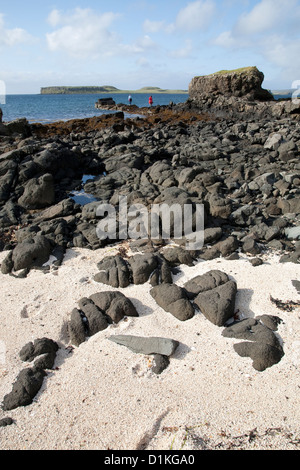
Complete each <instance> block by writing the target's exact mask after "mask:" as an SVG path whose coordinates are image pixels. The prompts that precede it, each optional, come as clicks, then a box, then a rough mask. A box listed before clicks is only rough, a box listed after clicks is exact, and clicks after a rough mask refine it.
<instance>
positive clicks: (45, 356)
mask: <svg viewBox="0 0 300 470" xmlns="http://www.w3.org/2000/svg"><path fill="white" fill-rule="evenodd" d="M57 351H58V344H57V343H56V342H55V341H53V340H52V339H49V338H39V339H36V340H35V341H34V343H32V342H29V343H27V344H26V345H25V346H23V348H22V349H21V351H20V352H19V356H20V358H21V359H22V361H26V362H32V361H33V360H34V359H36V358H38V360H37V361H35V363H34V364H35V367H39V368H40V369H51V368H52V367H53V365H54V362H55V358H56V353H57ZM39 356H40V357H39Z"/></svg>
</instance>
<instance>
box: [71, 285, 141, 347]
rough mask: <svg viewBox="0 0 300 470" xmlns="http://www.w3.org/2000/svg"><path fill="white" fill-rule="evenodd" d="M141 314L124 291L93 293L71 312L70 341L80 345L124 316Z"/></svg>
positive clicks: (81, 300)
mask: <svg viewBox="0 0 300 470" xmlns="http://www.w3.org/2000/svg"><path fill="white" fill-rule="evenodd" d="M138 316H139V314H138V312H137V310H136V308H135V306H134V305H133V303H132V302H131V300H130V299H128V298H127V297H126V296H125V295H124V294H122V292H119V291H107V292H99V293H96V294H92V295H91V296H90V297H89V298H86V297H84V298H82V299H80V301H79V308H78V309H77V308H74V309H73V310H72V312H71V317H70V321H69V324H68V331H69V336H70V341H71V343H72V344H74V345H75V346H79V345H80V344H81V343H83V342H84V341H85V340H86V337H88V336H93V335H95V334H96V333H98V332H99V331H103V330H105V329H106V328H107V327H108V326H109V325H110V324H111V323H118V322H119V321H121V320H122V319H123V318H124V317H138Z"/></svg>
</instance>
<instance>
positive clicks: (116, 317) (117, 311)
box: [90, 291, 139, 323]
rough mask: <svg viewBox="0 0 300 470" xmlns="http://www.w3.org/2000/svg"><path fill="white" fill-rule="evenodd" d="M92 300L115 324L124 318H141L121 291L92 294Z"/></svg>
mask: <svg viewBox="0 0 300 470" xmlns="http://www.w3.org/2000/svg"><path fill="white" fill-rule="evenodd" d="M90 300H92V302H94V304H95V305H96V306H97V307H98V308H99V309H100V310H101V311H103V312H104V313H105V314H106V315H107V316H108V317H109V318H111V320H112V321H113V323H118V322H119V321H120V320H122V319H123V318H124V317H138V316H139V314H138V312H137V310H136V308H135V306H134V305H133V303H132V302H131V300H130V299H128V298H127V297H126V296H125V295H124V294H122V292H119V291H114V292H111V291H107V292H99V293H96V294H92V295H91V296H90Z"/></svg>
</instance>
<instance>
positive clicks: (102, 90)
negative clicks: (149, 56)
mask: <svg viewBox="0 0 300 470" xmlns="http://www.w3.org/2000/svg"><path fill="white" fill-rule="evenodd" d="M88 93H90V94H95V93H99V94H115V93H132V94H134V93H148V94H155V93H166V94H188V91H187V90H166V89H162V88H159V87H152V86H148V87H143V88H140V89H139V90H119V88H116V87H114V86H110V85H104V86H51V87H43V88H41V95H71V94H73V95H74V94H88Z"/></svg>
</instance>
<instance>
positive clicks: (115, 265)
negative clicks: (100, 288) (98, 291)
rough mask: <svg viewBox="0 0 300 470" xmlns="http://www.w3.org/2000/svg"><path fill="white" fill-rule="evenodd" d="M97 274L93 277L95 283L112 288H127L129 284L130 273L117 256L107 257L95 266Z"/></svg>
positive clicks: (124, 263) (123, 261)
mask: <svg viewBox="0 0 300 470" xmlns="http://www.w3.org/2000/svg"><path fill="white" fill-rule="evenodd" d="M97 267H98V269H99V271H100V272H99V273H97V274H96V275H95V276H94V280H95V281H96V282H101V283H102V284H107V285H110V286H112V287H127V286H129V284H130V271H129V268H128V264H127V263H126V261H125V260H124V259H123V258H122V257H121V256H119V255H116V256H108V257H106V258H104V259H103V260H102V261H100V262H99V263H98V264H97Z"/></svg>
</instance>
